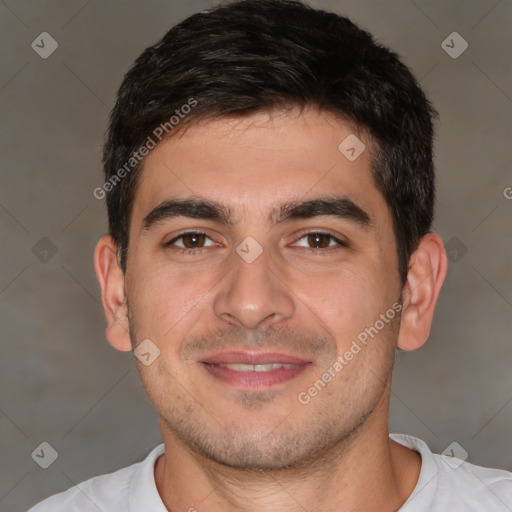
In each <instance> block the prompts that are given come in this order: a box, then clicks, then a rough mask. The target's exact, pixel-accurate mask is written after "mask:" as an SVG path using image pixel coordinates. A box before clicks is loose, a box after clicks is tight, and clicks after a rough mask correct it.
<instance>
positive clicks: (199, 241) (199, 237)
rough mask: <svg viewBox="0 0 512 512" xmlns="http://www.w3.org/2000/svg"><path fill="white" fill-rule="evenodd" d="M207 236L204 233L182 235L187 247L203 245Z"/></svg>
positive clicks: (192, 247)
mask: <svg viewBox="0 0 512 512" xmlns="http://www.w3.org/2000/svg"><path fill="white" fill-rule="evenodd" d="M205 238H206V236H205V235H204V234H203V233H187V234H185V235H183V236H182V237H181V239H182V241H183V245H184V246H185V247H186V248H187V249H194V248H196V247H203V245H204V241H205Z"/></svg>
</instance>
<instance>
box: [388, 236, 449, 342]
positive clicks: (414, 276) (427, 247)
mask: <svg viewBox="0 0 512 512" xmlns="http://www.w3.org/2000/svg"><path fill="white" fill-rule="evenodd" d="M447 270H448V258H447V256H446V251H445V249H444V245H443V241H442V240H441V237H440V236H439V235H437V234H436V233H428V234H427V235H425V236H424V237H423V238H422V239H421V240H420V243H419V244H418V248H417V249H416V251H415V252H414V254H413V255H412V256H411V259H410V265H409V272H408V274H407V282H406V284H405V290H404V294H403V295H404V304H403V310H402V318H401V324H400V333H399V336H398V347H399V348H401V349H403V350H415V349H417V348H419V347H421V346H422V345H423V344H424V343H425V342H426V341H427V339H428V337H429V335H430V329H431V326H432V319H433V317H434V310H435V307H436V303H437V299H438V297H439V293H440V291H441V287H442V285H443V282H444V279H445V277H446V272H447Z"/></svg>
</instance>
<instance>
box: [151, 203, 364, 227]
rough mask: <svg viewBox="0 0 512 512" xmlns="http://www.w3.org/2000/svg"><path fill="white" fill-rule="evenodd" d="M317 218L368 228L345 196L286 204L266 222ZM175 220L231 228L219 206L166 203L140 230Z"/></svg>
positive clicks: (228, 213) (223, 208) (226, 213)
mask: <svg viewBox="0 0 512 512" xmlns="http://www.w3.org/2000/svg"><path fill="white" fill-rule="evenodd" d="M276 211H277V214H276V213H275V212H276ZM321 215H327V216H332V217H336V218H339V219H343V220H349V221H351V222H353V223H355V224H357V225H358V226H359V227H362V228H364V229H370V228H371V227H372V222H371V219H370V216H369V215H368V213H367V212H366V211H364V210H363V209H362V208H361V207H360V206H358V205H357V204H356V203H354V202H353V201H352V200H351V199H349V198H348V197H346V196H330V197H321V198H317V199H310V200H306V201H290V202H287V203H284V204H282V205H280V206H279V207H278V209H277V210H274V212H273V213H272V214H271V215H270V218H269V221H270V222H274V224H281V223H283V222H287V221H292V220H298V219H311V218H314V217H319V216H321ZM175 217H189V218H192V219H202V220H211V221H214V222H218V223H220V224H223V225H226V226H231V225H233V224H234V221H233V216H232V212H231V209H230V208H227V207H226V206H224V205H222V204H220V203H217V202H214V201H210V200H207V199H168V200H166V201H163V202H162V203H160V204H159V205H158V206H157V207H156V208H154V209H153V210H151V211H150V212H149V213H148V214H147V215H146V216H145V217H144V219H143V221H142V225H141V230H142V231H150V230H151V229H152V228H154V227H155V226H157V225H158V224H160V223H163V222H166V221H168V220H171V219H173V218H175Z"/></svg>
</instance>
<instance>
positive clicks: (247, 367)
mask: <svg viewBox="0 0 512 512" xmlns="http://www.w3.org/2000/svg"><path fill="white" fill-rule="evenodd" d="M219 366H224V367H225V368H229V369H230V370H235V371H237V372H269V371H270V370H276V369H277V368H285V369H287V370H289V369H290V368H295V367H296V366H297V365H296V364H281V363H271V364H219Z"/></svg>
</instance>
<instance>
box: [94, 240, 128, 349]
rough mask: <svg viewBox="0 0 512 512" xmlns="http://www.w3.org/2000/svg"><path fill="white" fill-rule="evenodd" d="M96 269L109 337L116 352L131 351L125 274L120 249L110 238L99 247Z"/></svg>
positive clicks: (95, 261) (99, 244) (98, 245)
mask: <svg viewBox="0 0 512 512" xmlns="http://www.w3.org/2000/svg"><path fill="white" fill-rule="evenodd" d="M94 269H95V271H96V276H97V278H98V281H99V283H100V287H101V300H102V303H103V310H104V312H105V316H106V319H107V328H106V337H107V340H108V342H109V343H110V345H112V346H113V347H114V348H116V349H117V350H121V351H123V352H128V351H129V350H131V349H132V346H131V340H130V334H129V325H128V311H127V308H126V300H125V294H124V274H123V271H122V269H121V267H120V265H119V262H118V259H117V246H116V244H115V242H114V240H113V239H112V237H111V236H109V235H104V236H102V237H101V238H100V240H99V241H98V243H97V244H96V249H95V251H94Z"/></svg>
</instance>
